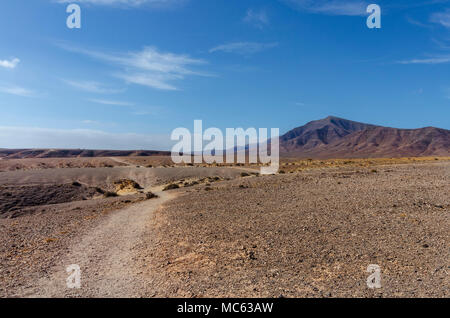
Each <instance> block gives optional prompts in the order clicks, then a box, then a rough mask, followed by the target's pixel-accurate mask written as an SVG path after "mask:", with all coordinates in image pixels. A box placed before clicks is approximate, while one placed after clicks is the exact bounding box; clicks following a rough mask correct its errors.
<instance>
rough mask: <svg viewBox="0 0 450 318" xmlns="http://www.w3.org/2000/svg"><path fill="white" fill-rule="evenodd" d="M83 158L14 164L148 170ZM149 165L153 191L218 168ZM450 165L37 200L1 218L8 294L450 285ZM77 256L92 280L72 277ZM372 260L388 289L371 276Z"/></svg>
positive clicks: (437, 293) (432, 288)
mask: <svg viewBox="0 0 450 318" xmlns="http://www.w3.org/2000/svg"><path fill="white" fill-rule="evenodd" d="M123 169H125V170H123ZM130 169H131V170H130ZM190 169H193V170H190ZM209 169H212V170H209ZM222 169H223V168H222ZM52 170H58V171H52ZM76 170H77V169H49V170H45V171H46V172H43V171H28V172H21V171H17V172H14V173H15V175H14V174H13V172H5V173H2V175H1V176H7V178H6V179H2V180H8V182H9V183H8V184H9V186H11V185H14V184H15V185H17V186H22V185H25V184H27V182H31V181H30V180H32V181H33V184H46V183H47V182H48V180H50V179H49V178H52V177H55V178H56V179H57V180H55V182H61V181H65V182H68V181H69V180H73V177H74V176H76V177H77V179H76V180H81V181H82V182H84V183H86V184H89V185H93V184H91V183H89V182H87V181H92V182H93V181H96V182H97V181H101V182H105V181H104V178H105V177H107V178H112V177H111V176H109V177H108V173H107V172H106V171H112V173H113V177H114V178H116V177H124V176H126V177H130V176H133V177H134V176H137V177H139V176H140V174H139V170H142V169H138V168H114V169H108V168H104V169H101V168H100V169H89V171H90V174H89V172H88V171H87V170H83V169H81V170H77V171H76ZM147 170H148V171H152V173H151V174H150V173H149V174H148V175H147V172H145V173H144V175H143V176H140V177H141V178H142V180H143V181H144V182H142V181H141V179H137V180H138V181H139V183H140V184H142V185H144V186H146V187H147V190H149V189H150V188H148V187H149V185H150V186H151V185H152V183H153V185H154V184H161V183H163V182H164V181H166V182H168V181H172V180H175V179H179V178H186V177H192V176H196V175H198V177H205V176H213V175H217V174H218V172H219V170H214V168H204V169H199V168H191V167H190V168H161V169H147ZM220 171H222V170H220ZM76 172H82V175H81V177H80V175H79V174H78V175H77V174H76ZM222 172H223V176H224V177H227V176H228V175H230V176H236V174H237V175H239V174H240V173H241V171H239V170H238V169H228V170H226V171H225V170H224V171H222ZM92 174H94V175H92ZM14 176H16V178H14ZM449 177H450V162H441V161H440V162H437V163H427V164H420V165H418V164H407V165H401V166H399V165H379V166H376V167H375V168H373V167H372V168H371V167H368V168H366V167H347V168H328V169H325V168H324V169H314V170H309V171H303V172H297V173H292V174H281V175H276V176H275V175H274V176H260V177H256V176H249V177H244V178H238V179H234V180H229V181H219V182H212V183H211V184H208V183H201V184H198V185H195V186H192V187H189V188H182V189H179V190H174V191H169V192H161V193H160V198H157V199H151V200H148V201H143V200H144V197H145V196H144V195H143V194H137V195H132V196H126V197H125V196H124V197H117V198H109V199H98V200H86V201H77V202H70V203H62V204H53V205H44V206H38V207H33V208H32V209H34V210H33V211H32V212H33V213H25V214H24V215H23V216H20V217H17V218H13V219H0V229H1V231H0V235H1V236H0V261H1V266H0V297H24V296H26V297H42V296H52V297H119V296H121V297H402V296H408V297H449V296H450V291H449V286H450V284H449V276H448V273H449V271H450V267H449V260H450V258H449V256H450V253H449V249H448V246H449V242H450V234H449V231H448V229H449V225H450V224H449V212H450V199H449V198H450V197H449V194H450V193H449V189H450V187H449V185H450V184H449V183H450V182H449V181H450V178H449ZM133 179H136V178H133ZM108 180H109V179H108ZM146 180H147V181H146ZM146 182H147V183H146ZM94 184H95V183H94ZM175 196H177V198H175V199H172V198H173V197H175ZM140 201H142V202H140ZM130 204H131V205H130ZM161 205H163V207H161ZM69 264H79V265H80V267H81V270H82V288H81V289H80V290H68V289H66V288H65V278H66V277H67V273H66V272H65V267H66V266H67V265H69ZM369 264H377V265H379V266H380V268H381V278H382V280H381V284H382V287H381V288H380V289H374V290H372V289H369V288H367V285H366V279H367V277H368V276H369V273H367V272H366V269H367V266H368V265H369Z"/></svg>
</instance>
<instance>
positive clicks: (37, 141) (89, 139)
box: [0, 126, 174, 150]
mask: <svg viewBox="0 0 450 318" xmlns="http://www.w3.org/2000/svg"><path fill="white" fill-rule="evenodd" d="M0 144H1V145H2V147H5V148H66V149H67V148H82V149H117V150H131V149H148V150H152V149H155V150H169V149H170V148H171V145H173V144H174V142H173V141H171V140H170V136H169V135H162V134H161V135H151V134H136V133H123V134H119V133H110V132H105V131H101V130H93V129H50V128H38V127H9V126H0Z"/></svg>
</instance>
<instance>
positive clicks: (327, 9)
mask: <svg viewBox="0 0 450 318" xmlns="http://www.w3.org/2000/svg"><path fill="white" fill-rule="evenodd" d="M281 1H282V2H284V3H286V4H288V5H290V6H292V7H293V8H295V9H298V10H302V11H307V12H312V13H318V14H326V15H346V16H363V15H366V9H367V5H368V4H369V3H368V2H366V1H361V0H281Z"/></svg>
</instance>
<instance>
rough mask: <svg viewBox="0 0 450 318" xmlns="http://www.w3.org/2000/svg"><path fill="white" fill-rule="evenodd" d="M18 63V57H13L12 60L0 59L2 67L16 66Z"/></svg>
mask: <svg viewBox="0 0 450 318" xmlns="http://www.w3.org/2000/svg"><path fill="white" fill-rule="evenodd" d="M19 63H20V60H19V59H18V58H13V59H12V60H0V67H4V68H16V66H17V65H18V64H19Z"/></svg>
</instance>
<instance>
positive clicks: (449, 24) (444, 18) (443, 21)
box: [430, 9, 450, 28]
mask: <svg viewBox="0 0 450 318" xmlns="http://www.w3.org/2000/svg"><path fill="white" fill-rule="evenodd" d="M430 20H431V22H433V23H438V24H440V25H442V26H444V27H446V28H450V9H447V10H446V11H444V12H436V13H433V14H432V15H431V18H430Z"/></svg>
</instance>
